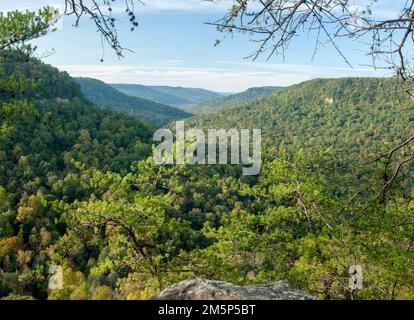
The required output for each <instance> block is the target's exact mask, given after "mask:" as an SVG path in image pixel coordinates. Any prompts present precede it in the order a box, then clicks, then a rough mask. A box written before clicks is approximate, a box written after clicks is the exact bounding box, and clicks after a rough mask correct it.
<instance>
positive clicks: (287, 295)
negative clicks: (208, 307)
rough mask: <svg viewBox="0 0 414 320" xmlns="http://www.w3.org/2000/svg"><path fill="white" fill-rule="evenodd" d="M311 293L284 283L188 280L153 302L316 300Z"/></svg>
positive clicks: (161, 294) (167, 290)
mask: <svg viewBox="0 0 414 320" xmlns="http://www.w3.org/2000/svg"><path fill="white" fill-rule="evenodd" d="M314 299H316V298H315V297H313V296H312V295H310V294H309V293H307V292H305V291H302V290H298V289H295V288H292V287H291V286H289V284H287V283H286V282H284V281H278V282H274V283H271V284H264V285H251V286H245V287H240V286H237V285H234V284H231V283H228V282H223V281H214V280H204V279H197V280H187V281H183V282H180V283H178V284H176V285H174V286H172V287H170V288H168V289H165V290H164V291H162V292H161V293H160V294H159V295H157V296H154V297H152V298H151V300H314Z"/></svg>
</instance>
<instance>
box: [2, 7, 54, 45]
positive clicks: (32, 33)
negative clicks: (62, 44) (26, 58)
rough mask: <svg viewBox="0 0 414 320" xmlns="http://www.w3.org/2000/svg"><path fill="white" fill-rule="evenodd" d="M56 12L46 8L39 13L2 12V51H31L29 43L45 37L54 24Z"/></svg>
mask: <svg viewBox="0 0 414 320" xmlns="http://www.w3.org/2000/svg"><path fill="white" fill-rule="evenodd" d="M53 16H54V11H53V9H52V8H51V7H45V8H43V9H40V10H39V11H38V12H30V11H26V12H20V11H17V10H16V11H10V12H7V13H6V14H4V13H3V12H0V30H1V33H0V50H4V49H24V50H29V51H31V49H32V48H31V46H30V45H27V44H26V43H27V41H29V40H33V39H37V38H39V37H41V36H44V35H45V34H46V33H47V31H48V29H49V25H50V23H51V22H52V19H53Z"/></svg>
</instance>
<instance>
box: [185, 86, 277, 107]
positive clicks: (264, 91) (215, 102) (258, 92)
mask: <svg viewBox="0 0 414 320" xmlns="http://www.w3.org/2000/svg"><path fill="white" fill-rule="evenodd" d="M283 89H284V88H283V87H255V88H249V89H247V90H246V91H243V92H240V93H236V94H232V95H228V96H224V97H219V98H215V99H212V100H207V101H204V102H201V103H199V104H196V105H191V106H188V107H185V108H183V109H184V110H186V111H188V112H191V113H193V114H205V113H212V112H216V111H220V110H222V109H226V108H231V107H232V106H235V105H236V104H238V103H244V102H248V101H251V100H254V99H258V98H260V97H263V96H265V95H268V94H271V93H274V92H278V91H281V90H283Z"/></svg>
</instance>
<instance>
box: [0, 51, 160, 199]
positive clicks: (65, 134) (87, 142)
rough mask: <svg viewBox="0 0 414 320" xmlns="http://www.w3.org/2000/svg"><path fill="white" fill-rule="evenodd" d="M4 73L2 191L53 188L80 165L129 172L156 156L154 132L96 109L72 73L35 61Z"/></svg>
mask: <svg viewBox="0 0 414 320" xmlns="http://www.w3.org/2000/svg"><path fill="white" fill-rule="evenodd" d="M12 58H13V57H12ZM16 59H17V58H16ZM0 73H1V74H2V77H1V79H0V89H1V90H0V105H1V109H0V120H1V129H0V159H1V162H0V186H3V187H5V188H6V190H7V191H8V192H10V193H11V194H14V195H16V196H17V195H18V194H25V193H28V194H32V193H36V192H37V190H40V189H44V188H46V189H49V188H50V189H52V188H54V187H56V186H54V185H55V184H58V183H59V179H61V178H62V177H64V176H65V175H67V174H68V173H69V172H71V171H77V169H76V166H77V165H80V166H87V167H92V166H93V167H95V168H100V169H102V170H104V171H107V170H111V171H115V172H125V171H127V170H129V168H130V166H131V165H132V164H133V163H134V162H137V161H139V160H142V159H144V158H146V157H147V156H148V155H149V154H150V149H151V148H150V145H149V144H150V142H151V137H152V131H153V129H151V128H150V127H149V126H147V125H145V124H144V123H142V122H140V121H138V120H136V119H134V118H132V117H130V116H127V115H123V114H120V113H116V112H113V111H109V110H103V109H101V108H98V107H97V106H95V105H93V104H92V103H90V102H89V101H87V100H86V99H85V98H84V96H83V94H82V93H81V91H80V89H79V86H78V85H77V84H76V82H75V81H74V80H73V79H72V78H71V77H69V75H68V74H67V73H65V72H59V70H58V69H56V68H53V67H51V66H49V65H46V64H44V63H42V62H40V61H38V60H35V59H28V60H27V59H25V60H24V61H20V60H19V61H14V62H9V63H2V64H1V68H0Z"/></svg>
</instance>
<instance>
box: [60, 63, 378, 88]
mask: <svg viewBox="0 0 414 320" xmlns="http://www.w3.org/2000/svg"><path fill="white" fill-rule="evenodd" d="M160 65H161V64H160ZM160 65H159V66H157V64H154V65H152V66H145V67H142V66H126V65H61V66H58V67H59V68H60V69H61V70H65V71H67V72H69V73H70V74H71V75H72V76H75V77H91V78H96V79H100V80H102V81H105V82H107V83H133V84H146V85H172V86H184V87H199V88H206V89H210V90H215V91H229V92H230V91H231V92H238V91H244V90H246V89H247V88H250V87H260V86H288V85H292V84H295V83H299V82H302V81H305V80H309V79H312V78H315V77H341V76H358V75H379V74H373V73H372V71H371V70H369V71H367V72H368V74H367V73H364V72H362V70H352V69H340V68H329V67H323V66H314V65H284V64H269V65H265V64H257V65H255V64H250V65H249V66H247V67H240V68H230V65H228V66H226V67H223V68H191V67H180V66H175V65H174V66H166V65H165V64H163V66H160Z"/></svg>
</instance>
